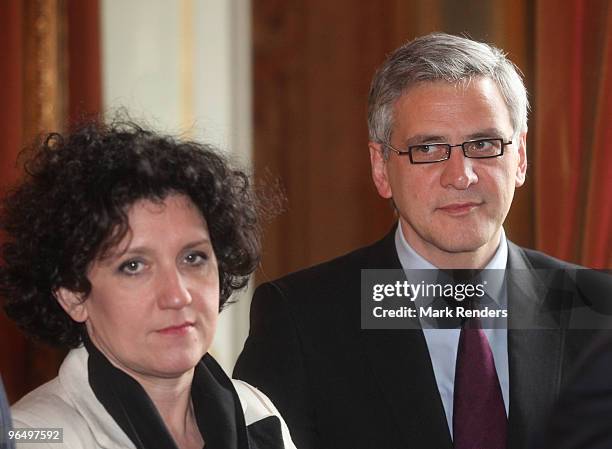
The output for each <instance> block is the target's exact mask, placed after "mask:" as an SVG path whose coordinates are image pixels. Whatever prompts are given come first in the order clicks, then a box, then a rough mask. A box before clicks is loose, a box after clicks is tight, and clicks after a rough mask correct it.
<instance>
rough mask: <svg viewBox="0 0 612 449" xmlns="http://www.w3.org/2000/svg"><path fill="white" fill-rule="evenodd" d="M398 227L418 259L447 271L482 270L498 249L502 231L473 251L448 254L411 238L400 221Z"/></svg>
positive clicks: (448, 252) (415, 238) (427, 243)
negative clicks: (420, 258)
mask: <svg viewBox="0 0 612 449" xmlns="http://www.w3.org/2000/svg"><path fill="white" fill-rule="evenodd" d="M399 226H400V232H401V233H402V235H403V237H404V240H405V241H406V242H407V243H408V245H410V247H411V248H412V249H413V250H414V251H415V252H416V253H417V254H418V255H419V256H420V257H422V258H423V259H425V260H426V261H427V262H429V263H430V264H431V265H433V266H434V267H436V268H441V269H449V270H452V269H473V270H482V269H484V268H485V267H486V266H487V264H488V263H489V262H490V261H491V259H492V258H493V256H494V255H495V252H496V251H497V248H498V247H499V243H500V239H501V234H502V229H501V228H500V229H499V230H498V231H497V233H496V234H495V235H494V236H493V238H492V239H490V240H489V241H488V242H487V243H485V244H484V245H482V246H480V247H478V248H476V249H475V250H470V251H461V252H450V251H444V250H443V249H440V248H438V247H436V246H435V245H433V244H432V243H429V242H425V241H423V240H421V239H419V238H418V237H416V236H412V235H411V234H410V232H406V231H407V229H406V228H407V227H406V226H405V225H403V226H402V223H401V221H400V223H399Z"/></svg>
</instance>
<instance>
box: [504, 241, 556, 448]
mask: <svg viewBox="0 0 612 449" xmlns="http://www.w3.org/2000/svg"><path fill="white" fill-rule="evenodd" d="M508 268H509V271H508V272H507V274H508V276H507V282H508V285H507V288H508V328H509V329H508V364H509V379H510V407H509V432H508V434H509V442H508V448H509V449H513V448H519V447H520V448H522V447H526V446H527V444H528V435H534V434H535V433H536V432H537V431H538V429H539V428H540V425H541V423H539V422H538V421H539V419H538V417H541V416H545V414H546V410H548V408H549V407H551V406H552V405H553V403H554V401H555V399H556V397H557V394H558V391H559V387H560V372H561V352H562V345H563V337H564V333H563V332H562V330H561V329H560V326H559V316H558V315H557V316H555V314H551V313H549V311H546V308H545V301H546V298H547V295H549V294H550V292H551V290H550V287H549V286H548V285H546V283H545V282H543V281H542V280H541V279H540V277H539V276H538V274H537V273H536V272H535V271H534V270H533V267H532V266H531V264H530V263H529V261H528V260H527V258H526V256H525V254H524V252H523V251H522V250H521V249H520V248H519V247H517V246H516V245H514V244H512V243H510V242H508Z"/></svg>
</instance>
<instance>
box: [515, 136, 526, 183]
mask: <svg viewBox="0 0 612 449" xmlns="http://www.w3.org/2000/svg"><path fill="white" fill-rule="evenodd" d="M518 157H519V161H518V165H517V166H516V179H515V183H514V185H515V187H520V186H522V185H523V184H524V183H525V177H526V176H527V132H522V133H520V134H519V137H518Z"/></svg>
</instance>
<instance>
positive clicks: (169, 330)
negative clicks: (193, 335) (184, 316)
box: [157, 321, 193, 335]
mask: <svg viewBox="0 0 612 449" xmlns="http://www.w3.org/2000/svg"><path fill="white" fill-rule="evenodd" d="M192 327H193V323H192V322H190V321H185V322H184V323H181V324H176V325H172V326H168V327H164V328H163V329H159V330H158V331H157V332H159V333H160V334H165V335H173V334H182V333H185V332H188V331H189V330H190V329H191V328H192Z"/></svg>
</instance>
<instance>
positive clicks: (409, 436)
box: [234, 231, 593, 449]
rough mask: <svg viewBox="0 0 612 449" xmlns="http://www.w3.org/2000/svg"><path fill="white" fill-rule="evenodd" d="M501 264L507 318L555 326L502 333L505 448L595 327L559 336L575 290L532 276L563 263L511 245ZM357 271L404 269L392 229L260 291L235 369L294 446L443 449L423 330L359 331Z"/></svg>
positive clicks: (548, 399) (550, 397)
mask: <svg viewBox="0 0 612 449" xmlns="http://www.w3.org/2000/svg"><path fill="white" fill-rule="evenodd" d="M508 259H509V260H508V264H509V268H513V269H524V270H525V271H524V272H522V273H523V274H522V275H521V276H520V277H521V279H519V280H516V282H515V285H514V288H512V289H510V287H509V293H508V295H509V298H508V302H509V319H512V316H513V314H514V313H515V312H516V313H515V314H516V315H518V314H521V315H524V316H526V317H532V318H533V319H534V320H536V321H537V320H539V319H540V317H541V313H540V314H538V313H536V312H537V310H541V309H542V308H544V309H546V310H548V309H550V311H549V312H547V313H546V316H545V317H544V318H545V319H546V320H548V321H550V320H551V319H552V322H553V323H557V324H558V326H557V328H556V329H547V330H510V331H509V332H508V353H509V374H510V407H509V426H510V427H509V446H508V447H509V448H510V449H518V448H524V447H527V443H526V442H527V440H528V438H529V437H530V435H531V434H532V433H533V431H534V430H535V429H536V428H537V427H538V426H539V425H540V422H541V421H542V419H543V417H544V416H545V414H546V413H547V412H548V410H549V408H550V407H551V406H552V404H553V402H554V401H555V399H556V397H557V394H558V392H559V389H560V387H561V385H562V383H563V381H564V380H565V377H566V372H567V371H568V368H569V367H570V366H571V365H572V362H573V361H574V359H575V358H576V356H577V355H578V354H579V353H580V352H581V351H582V349H583V347H584V345H585V344H586V341H588V340H590V339H591V337H592V334H593V332H592V331H571V332H568V331H566V329H565V328H564V327H565V326H566V325H565V324H564V323H567V322H568V320H569V317H570V313H571V311H572V309H573V308H574V307H575V304H573V302H574V301H575V297H574V296H573V295H571V294H570V295H567V294H565V293H563V292H555V289H554V288H552V287H551V286H547V285H545V284H543V283H542V282H541V281H540V280H539V279H538V278H536V272H535V271H533V269H534V268H544V269H562V268H564V267H565V268H567V267H569V266H568V265H567V264H565V263H563V262H561V261H558V260H555V259H552V258H550V257H548V256H545V255H543V254H541V253H537V252H534V251H528V250H524V249H521V248H519V247H517V246H516V245H513V244H511V243H509V255H508ZM363 268H380V269H385V268H386V269H400V268H401V265H400V262H399V259H398V257H397V252H396V249H395V243H394V231H392V232H391V233H389V234H388V235H387V236H386V237H385V238H384V239H382V240H381V241H379V242H377V243H375V244H373V245H371V246H369V247H365V248H362V249H359V250H357V251H354V252H352V253H349V254H347V255H345V256H342V257H339V258H337V259H335V260H332V261H330V262H327V263H324V264H321V265H318V266H315V267H312V268H309V269H306V270H303V271H300V272H297V273H294V274H290V275H288V276H286V277H284V278H282V279H279V280H277V281H274V282H269V283H265V284H262V285H261V286H259V288H258V289H257V291H256V292H255V296H254V298H253V303H252V306H251V330H250V334H249V337H248V339H247V341H246V343H245V347H244V350H243V352H242V354H241V355H240V357H239V359H238V362H237V364H236V367H235V370H234V376H235V377H237V378H239V379H244V380H246V381H247V382H249V383H251V384H253V385H255V386H257V387H259V388H261V389H262V390H263V391H264V392H265V393H266V394H267V395H269V396H270V398H271V399H272V400H273V402H274V403H275V404H276V406H277V407H278V409H279V410H280V411H281V414H282V415H283V417H284V418H285V420H286V421H287V424H288V426H289V429H290V431H291V434H292V437H293V439H294V441H295V443H296V446H297V447H299V448H301V449H319V448H330V449H342V448H347V449H349V448H350V449H359V448H372V449H394V448H398V449H399V448H402V449H405V448H412V449H425V448H427V449H451V448H452V440H451V435H450V433H449V430H448V425H447V422H446V418H445V415H444V408H443V405H442V401H441V399H440V395H439V393H438V389H437V385H436V381H435V377H434V374H433V368H432V364H431V360H430V357H429V353H428V349H427V344H426V341H425V338H424V335H423V332H422V331H421V330H362V329H361V321H360V275H361V272H360V270H361V269H363ZM512 292H514V293H512ZM547 301H548V302H550V303H551V304H552V306H551V305H546V302H547ZM551 301H552V302H551ZM548 324H550V323H548ZM487 449H489V448H487Z"/></svg>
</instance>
